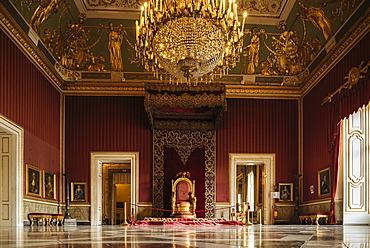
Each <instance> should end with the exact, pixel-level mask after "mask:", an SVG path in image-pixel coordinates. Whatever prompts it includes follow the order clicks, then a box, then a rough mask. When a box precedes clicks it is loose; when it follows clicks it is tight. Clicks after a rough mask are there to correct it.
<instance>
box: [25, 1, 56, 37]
mask: <svg viewBox="0 0 370 248" xmlns="http://www.w3.org/2000/svg"><path fill="white" fill-rule="evenodd" d="M61 2H62V0H43V1H40V4H39V5H38V6H37V8H36V10H35V12H34V13H33V15H32V17H31V22H30V24H31V27H32V28H33V30H35V32H36V33H37V34H38V35H40V26H41V24H43V23H44V22H45V21H46V20H47V19H49V18H50V17H51V16H52V15H53V14H55V13H57V12H58V11H59V9H60V8H61V5H60V4H61ZM28 4H29V3H28Z"/></svg>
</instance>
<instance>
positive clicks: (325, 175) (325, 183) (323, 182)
mask: <svg viewBox="0 0 370 248" xmlns="http://www.w3.org/2000/svg"><path fill="white" fill-rule="evenodd" d="M317 182H318V187H317V188H318V195H319V197H329V196H330V194H331V188H330V167H328V168H325V169H322V170H319V171H318V172H317Z"/></svg>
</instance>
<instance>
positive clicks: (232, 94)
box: [226, 85, 301, 99]
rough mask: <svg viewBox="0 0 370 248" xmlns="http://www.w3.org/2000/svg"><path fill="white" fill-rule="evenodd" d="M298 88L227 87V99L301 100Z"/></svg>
mask: <svg viewBox="0 0 370 248" xmlns="http://www.w3.org/2000/svg"><path fill="white" fill-rule="evenodd" d="M300 96H301V93H300V91H299V89H298V87H277V86H244V85H236V86H235V85H226V98H267V97H268V98H272V99H273V98H289V99H291V98H293V99H298V98H300Z"/></svg>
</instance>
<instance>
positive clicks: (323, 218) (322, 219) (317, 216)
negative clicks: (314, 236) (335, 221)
mask: <svg viewBox="0 0 370 248" xmlns="http://www.w3.org/2000/svg"><path fill="white" fill-rule="evenodd" d="M310 219H311V221H312V224H316V225H320V224H328V220H329V214H328V213H322V212H317V213H312V214H310Z"/></svg>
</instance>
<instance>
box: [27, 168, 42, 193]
mask: <svg viewBox="0 0 370 248" xmlns="http://www.w3.org/2000/svg"><path fill="white" fill-rule="evenodd" d="M41 183H42V174H41V170H40V169H38V168H36V167H33V166H32V165H29V164H27V165H26V194H27V195H32V196H39V197H41V196H42V187H41V185H42V184H41Z"/></svg>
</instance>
